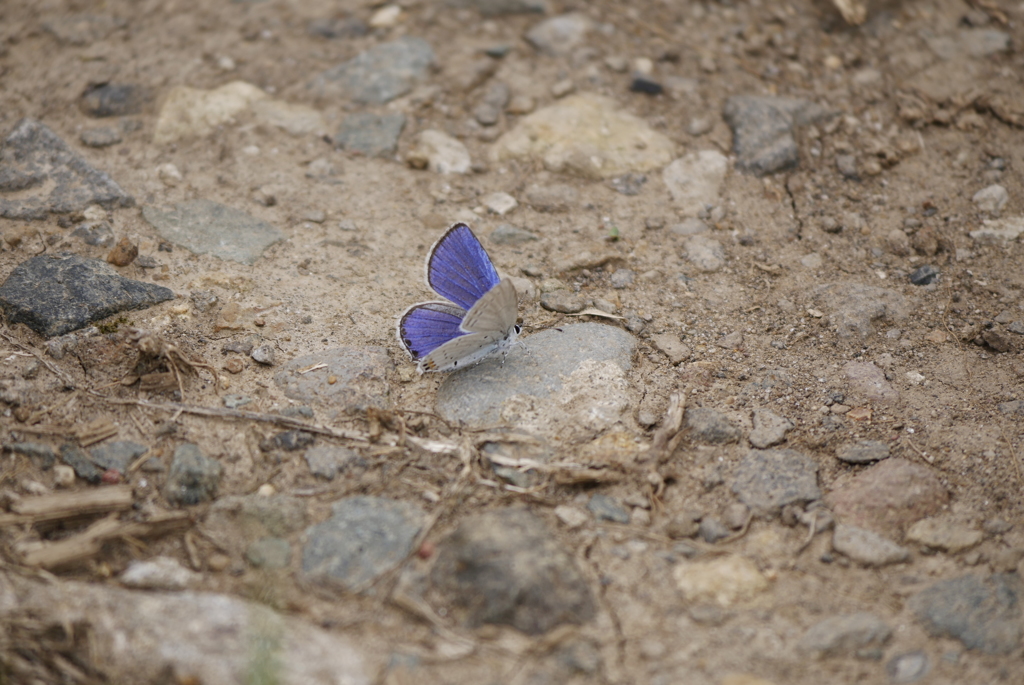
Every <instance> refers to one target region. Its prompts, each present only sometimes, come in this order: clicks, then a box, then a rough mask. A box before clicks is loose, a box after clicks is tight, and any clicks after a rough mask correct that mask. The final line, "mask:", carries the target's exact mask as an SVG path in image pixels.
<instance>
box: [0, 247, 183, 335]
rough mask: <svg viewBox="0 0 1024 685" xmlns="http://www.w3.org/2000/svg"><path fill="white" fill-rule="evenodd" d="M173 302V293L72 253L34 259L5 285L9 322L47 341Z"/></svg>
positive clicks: (2, 300) (3, 302) (1, 292)
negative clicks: (22, 326) (121, 313)
mask: <svg viewBox="0 0 1024 685" xmlns="http://www.w3.org/2000/svg"><path fill="white" fill-rule="evenodd" d="M173 298H174V293H173V292H171V290H170V289H168V288H164V287H162V286H159V285H154V284H152V283H144V282H142V281H133V280H131V279H129V278H125V277H124V276H121V275H119V274H118V273H117V272H116V271H114V269H113V267H111V266H110V265H109V264H107V263H106V262H101V261H99V260H96V259H85V258H83V257H79V256H78V255H72V254H58V255H40V256H38V257H33V258H32V259H29V260H28V261H25V262H22V263H21V264H19V265H18V266H17V267H15V269H14V271H12V272H11V275H10V276H8V277H7V280H6V281H4V284H3V285H2V286H0V307H3V309H4V312H5V313H6V314H7V322H8V323H9V324H15V323H23V324H25V325H26V326H28V327H29V328H31V329H32V330H34V331H35V332H36V333H39V334H40V335H43V336H46V337H47V338H52V337H54V336H58V335H64V334H65V333H68V332H70V331H74V330H77V329H79V328H83V327H85V326H88V325H89V324H91V323H93V322H94V321H99V320H100V319H105V318H106V317H108V316H112V315H114V314H117V313H119V312H124V311H129V310H132V309H145V308H146V307H152V306H153V305H154V304H157V303H158V302H164V301H166V300H170V299H173Z"/></svg>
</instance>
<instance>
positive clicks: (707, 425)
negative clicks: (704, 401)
mask: <svg viewBox="0 0 1024 685" xmlns="http://www.w3.org/2000/svg"><path fill="white" fill-rule="evenodd" d="M686 427H687V428H688V429H689V434H690V437H692V438H693V439H694V440H697V441H699V442H710V443H714V444H720V443H729V442H736V441H737V440H739V439H740V437H742V435H743V433H742V432H741V431H740V429H739V428H737V427H736V425H735V424H734V423H733V422H732V421H730V420H729V419H728V418H726V416H725V414H723V413H722V412H720V411H715V410H714V409H710V408H708V407H691V408H689V409H687V410H686Z"/></svg>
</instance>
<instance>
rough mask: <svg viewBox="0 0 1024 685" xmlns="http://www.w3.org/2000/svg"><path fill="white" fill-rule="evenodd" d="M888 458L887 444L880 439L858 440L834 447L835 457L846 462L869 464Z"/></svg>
mask: <svg viewBox="0 0 1024 685" xmlns="http://www.w3.org/2000/svg"><path fill="white" fill-rule="evenodd" d="M888 458H889V445H887V444H886V443H884V442H881V441H880V440H859V441H858V442H848V443H845V444H842V445H840V446H839V447H837V448H836V459H838V460H839V461H845V462H846V463H848V464H869V463H871V462H873V461H882V460H883V459H888Z"/></svg>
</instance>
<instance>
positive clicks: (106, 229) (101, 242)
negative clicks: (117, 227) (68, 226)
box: [71, 221, 114, 247]
mask: <svg viewBox="0 0 1024 685" xmlns="http://www.w3.org/2000/svg"><path fill="white" fill-rule="evenodd" d="M71 237H72V238H80V239H81V240H82V242H84V243H85V244H86V245H92V246H94V247H113V246H114V229H112V228H111V227H110V224H108V223H107V222H106V221H92V222H89V223H84V224H79V225H78V226H77V227H76V228H75V230H73V231H71Z"/></svg>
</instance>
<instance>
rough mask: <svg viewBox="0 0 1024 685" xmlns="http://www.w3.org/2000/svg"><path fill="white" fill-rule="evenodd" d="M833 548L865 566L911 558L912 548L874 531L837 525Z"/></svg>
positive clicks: (899, 561) (834, 532)
mask: <svg viewBox="0 0 1024 685" xmlns="http://www.w3.org/2000/svg"><path fill="white" fill-rule="evenodd" d="M832 549H834V550H835V551H836V552H839V553H840V554H844V555H846V556H848V557H850V558H851V559H853V560H854V561H856V562H857V563H858V564H863V565H864V566H875V567H877V566H888V565H889V564H899V563H902V562H904V561H908V560H909V559H910V550H909V549H907V548H906V547H901V546H900V545H897V544H896V543H895V542H893V541H892V540H889V539H887V538H884V537H882V536H881V535H879V534H878V533H875V532H874V531H870V530H866V529H864V528H858V527H856V526H848V525H844V524H839V525H836V528H835V531H833V533H832Z"/></svg>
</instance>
